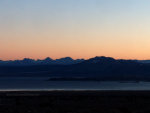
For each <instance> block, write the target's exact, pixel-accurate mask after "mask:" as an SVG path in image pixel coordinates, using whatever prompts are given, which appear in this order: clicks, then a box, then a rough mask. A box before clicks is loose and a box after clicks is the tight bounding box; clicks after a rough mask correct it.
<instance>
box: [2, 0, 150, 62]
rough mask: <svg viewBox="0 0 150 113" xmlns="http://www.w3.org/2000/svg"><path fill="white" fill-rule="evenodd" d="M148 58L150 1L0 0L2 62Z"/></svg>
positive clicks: (149, 46)
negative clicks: (68, 57)
mask: <svg viewBox="0 0 150 113" xmlns="http://www.w3.org/2000/svg"><path fill="white" fill-rule="evenodd" d="M47 56H49V57H51V58H54V59H56V58H60V57H65V56H71V57H73V58H89V57H94V56H110V57H114V58H125V59H150V0H0V59H2V60H8V59H9V60H10V59H22V58H24V57H28V58H34V59H37V58H39V59H43V58H45V57H47Z"/></svg>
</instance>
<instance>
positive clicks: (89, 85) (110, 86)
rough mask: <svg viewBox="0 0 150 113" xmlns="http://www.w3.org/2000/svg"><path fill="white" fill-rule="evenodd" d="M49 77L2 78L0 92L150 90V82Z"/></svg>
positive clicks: (0, 79)
mask: <svg viewBox="0 0 150 113" xmlns="http://www.w3.org/2000/svg"><path fill="white" fill-rule="evenodd" d="M48 79H49V77H36V78H35V77H1V78H0V90H1V91H2V90H8V91H12V90H150V82H138V83H136V82H123V83H121V82H112V81H111V82H99V81H48Z"/></svg>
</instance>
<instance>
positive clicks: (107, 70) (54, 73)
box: [0, 56, 150, 81]
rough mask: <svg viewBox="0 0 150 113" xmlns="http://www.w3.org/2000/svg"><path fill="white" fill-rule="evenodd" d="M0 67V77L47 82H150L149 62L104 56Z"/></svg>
mask: <svg viewBox="0 0 150 113" xmlns="http://www.w3.org/2000/svg"><path fill="white" fill-rule="evenodd" d="M0 64H1V66H0V76H35V77H36V76H48V77H53V79H51V80H79V78H82V79H81V80H90V79H91V80H101V81H103V80H115V81H128V80H130V81H140V80H142V81H150V63H142V62H141V61H138V60H124V59H118V60H116V59H114V58H111V57H105V56H101V57H94V58H90V59H88V60H83V59H79V60H78V59H77V60H73V59H72V58H70V57H66V58H61V59H56V60H53V59H51V58H46V59H44V60H33V59H23V60H16V61H0ZM2 64H3V65H2ZM4 64H5V65H4ZM6 64H7V65H6ZM8 64H9V65H8ZM77 78H78V79H77ZM83 78H85V79H83Z"/></svg>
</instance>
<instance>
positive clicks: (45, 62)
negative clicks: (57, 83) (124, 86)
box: [0, 56, 150, 66]
mask: <svg viewBox="0 0 150 113" xmlns="http://www.w3.org/2000/svg"><path fill="white" fill-rule="evenodd" d="M102 57H103V56H102ZM102 57H101V58H102ZM83 61H86V60H85V59H72V58H71V57H64V58H60V59H55V60H54V59H52V58H50V57H47V58H45V59H43V60H40V59H38V60H34V59H30V58H24V59H23V60H7V61H3V60H0V66H26V65H28V66H29V65H71V64H77V63H81V62H83ZM132 61H137V62H139V63H150V60H132Z"/></svg>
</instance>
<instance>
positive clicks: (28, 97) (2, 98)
mask: <svg viewBox="0 0 150 113" xmlns="http://www.w3.org/2000/svg"><path fill="white" fill-rule="evenodd" d="M0 113H150V91H11V92H8V91H7V92H0Z"/></svg>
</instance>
